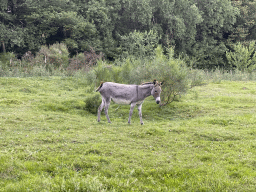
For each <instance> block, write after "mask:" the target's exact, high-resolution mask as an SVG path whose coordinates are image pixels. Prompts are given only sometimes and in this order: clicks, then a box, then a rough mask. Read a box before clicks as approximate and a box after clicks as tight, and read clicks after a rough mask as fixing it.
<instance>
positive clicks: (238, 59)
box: [226, 42, 256, 72]
mask: <svg viewBox="0 0 256 192" xmlns="http://www.w3.org/2000/svg"><path fill="white" fill-rule="evenodd" d="M254 46H255V42H251V43H250V44H249V46H248V47H246V46H244V45H242V44H241V43H237V44H236V45H234V52H226V58H227V60H228V63H229V64H230V65H231V67H235V68H236V69H238V70H240V71H243V72H252V71H253V70H254V69H255V68H256V53H255V49H254Z"/></svg>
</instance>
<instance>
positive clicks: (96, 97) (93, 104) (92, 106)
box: [85, 93, 101, 114]
mask: <svg viewBox="0 0 256 192" xmlns="http://www.w3.org/2000/svg"><path fill="white" fill-rule="evenodd" d="M100 104H101V96H100V94H99V93H93V94H92V95H90V96H87V97H86V99H85V109H86V110H87V111H89V112H90V113H93V114H97V111H98V107H99V106H100Z"/></svg>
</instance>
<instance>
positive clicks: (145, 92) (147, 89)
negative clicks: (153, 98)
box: [138, 84, 154, 100]
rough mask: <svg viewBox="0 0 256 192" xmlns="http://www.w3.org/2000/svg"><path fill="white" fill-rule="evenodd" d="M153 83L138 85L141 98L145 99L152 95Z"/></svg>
mask: <svg viewBox="0 0 256 192" xmlns="http://www.w3.org/2000/svg"><path fill="white" fill-rule="evenodd" d="M153 86H154V85H152V84H146V85H140V86H138V95H139V99H143V100H144V99H145V98H146V97H148V96H150V95H151V91H152V89H153Z"/></svg>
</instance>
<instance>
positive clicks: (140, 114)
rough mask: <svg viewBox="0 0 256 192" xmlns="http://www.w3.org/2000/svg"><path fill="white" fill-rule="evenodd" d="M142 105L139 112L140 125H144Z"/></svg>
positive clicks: (139, 106)
mask: <svg viewBox="0 0 256 192" xmlns="http://www.w3.org/2000/svg"><path fill="white" fill-rule="evenodd" d="M141 108H142V104H140V105H138V111H139V116H140V124H141V125H143V124H144V123H143V121H142V109H141Z"/></svg>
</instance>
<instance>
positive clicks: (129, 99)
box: [96, 80, 163, 125]
mask: <svg viewBox="0 0 256 192" xmlns="http://www.w3.org/2000/svg"><path fill="white" fill-rule="evenodd" d="M162 84H163V83H162V82H160V83H158V82H157V81H156V80H154V81H153V82H150V83H143V84H142V85H125V84H119V83H112V82H105V83H101V84H100V86H99V87H98V88H97V90H96V91H99V92H100V94H101V96H102V103H101V105H100V106H99V108H98V122H100V114H101V111H102V109H103V108H104V111H105V115H106V117H107V120H108V122H109V123H111V121H110V119H109V116H108V108H109V105H110V101H111V100H112V101H114V102H115V103H117V104H125V105H131V108H130V113H129V119H128V123H129V124H130V123H131V117H132V113H133V109H134V107H135V105H137V106H138V111H139V117H140V123H141V125H143V121H142V112H141V108H142V103H143V101H144V99H145V98H146V97H148V96H150V95H152V96H153V97H154V98H155V100H156V103H157V104H159V103H160V101H161V100H160V94H161V85H162Z"/></svg>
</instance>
